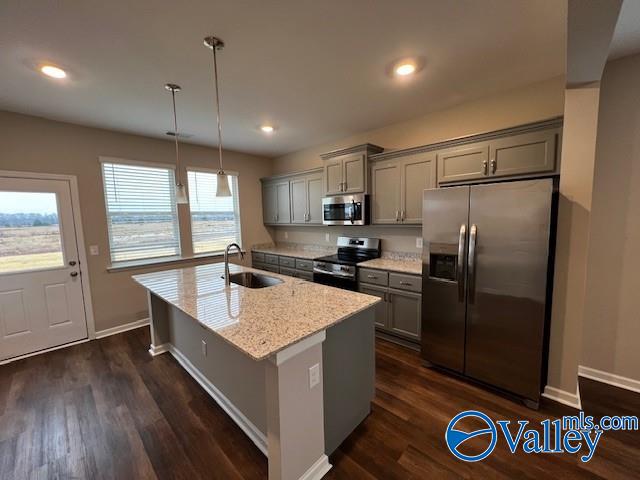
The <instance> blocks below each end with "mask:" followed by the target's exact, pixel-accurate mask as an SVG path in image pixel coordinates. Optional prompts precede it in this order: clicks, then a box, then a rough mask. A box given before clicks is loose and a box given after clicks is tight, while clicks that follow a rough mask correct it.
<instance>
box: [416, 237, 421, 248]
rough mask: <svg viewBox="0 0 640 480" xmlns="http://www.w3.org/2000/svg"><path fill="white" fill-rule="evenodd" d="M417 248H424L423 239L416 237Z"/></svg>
mask: <svg viewBox="0 0 640 480" xmlns="http://www.w3.org/2000/svg"><path fill="white" fill-rule="evenodd" d="M416 248H422V237H416Z"/></svg>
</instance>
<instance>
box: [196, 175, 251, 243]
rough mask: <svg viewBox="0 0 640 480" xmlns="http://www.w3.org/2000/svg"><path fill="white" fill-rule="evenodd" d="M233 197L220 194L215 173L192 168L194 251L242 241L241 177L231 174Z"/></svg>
mask: <svg viewBox="0 0 640 480" xmlns="http://www.w3.org/2000/svg"><path fill="white" fill-rule="evenodd" d="M228 178H229V185H230V187H231V197H216V187H217V180H218V177H217V175H216V174H215V173H211V172H203V171H199V170H189V171H188V172H187V180H188V185H189V208H190V209H191V235H192V238H193V253H195V254H200V253H211V252H221V251H223V250H224V249H225V247H226V246H227V245H228V244H230V243H233V242H235V243H237V244H238V245H241V238H240V205H239V201H238V177H237V176H236V175H228Z"/></svg>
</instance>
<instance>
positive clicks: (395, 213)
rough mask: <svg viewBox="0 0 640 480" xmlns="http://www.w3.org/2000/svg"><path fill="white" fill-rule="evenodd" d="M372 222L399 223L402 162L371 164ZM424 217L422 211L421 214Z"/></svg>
mask: <svg viewBox="0 0 640 480" xmlns="http://www.w3.org/2000/svg"><path fill="white" fill-rule="evenodd" d="M371 194H372V195H371V217H372V223H375V224H389V223H393V224H395V223H398V221H399V219H400V163H399V162H398V161H390V162H380V163H374V164H373V165H372V166H371ZM420 216H421V217H422V213H421V214H420Z"/></svg>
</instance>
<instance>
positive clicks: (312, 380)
mask: <svg viewBox="0 0 640 480" xmlns="http://www.w3.org/2000/svg"><path fill="white" fill-rule="evenodd" d="M319 383H320V364H319V363H316V364H315V365H314V366H313V367H310V368H309V389H311V388H313V387H315V386H316V385H318V384H319Z"/></svg>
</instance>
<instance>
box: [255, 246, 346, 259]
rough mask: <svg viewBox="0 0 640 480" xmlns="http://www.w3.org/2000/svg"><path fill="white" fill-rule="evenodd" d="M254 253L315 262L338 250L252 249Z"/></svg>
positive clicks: (277, 247) (275, 247)
mask: <svg viewBox="0 0 640 480" xmlns="http://www.w3.org/2000/svg"><path fill="white" fill-rule="evenodd" d="M251 251H252V252H260V253H269V254H272V255H282V256H283V257H295V258H304V259H306V260H315V259H316V258H320V257H325V256H327V255H333V254H334V253H336V249H335V248H334V249H326V250H307V249H303V248H291V247H279V246H271V247H252V248H251Z"/></svg>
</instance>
